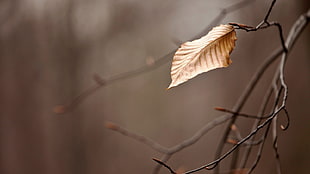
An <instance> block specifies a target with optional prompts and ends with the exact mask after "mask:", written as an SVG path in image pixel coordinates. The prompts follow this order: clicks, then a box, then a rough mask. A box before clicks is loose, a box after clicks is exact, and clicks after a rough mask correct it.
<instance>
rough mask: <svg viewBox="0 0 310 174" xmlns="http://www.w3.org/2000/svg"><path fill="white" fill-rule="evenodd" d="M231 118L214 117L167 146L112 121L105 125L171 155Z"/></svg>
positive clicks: (223, 116) (225, 116)
mask: <svg viewBox="0 0 310 174" xmlns="http://www.w3.org/2000/svg"><path fill="white" fill-rule="evenodd" d="M229 119H231V117H230V116H227V115H222V116H220V117H218V118H216V119H214V120H213V121H211V122H208V123H207V124H206V125H205V126H204V127H202V128H201V129H200V130H198V131H197V132H196V133H195V134H194V135H193V136H191V137H190V138H188V139H186V140H184V141H182V142H181V143H179V144H177V145H175V146H173V147H170V148H167V147H164V146H162V145H160V144H158V143H157V142H155V141H154V140H152V139H150V138H147V137H145V136H142V135H139V134H136V133H133V132H131V131H129V130H127V129H124V128H122V127H120V126H118V125H116V124H114V123H111V122H109V123H107V124H106V127H107V128H109V129H111V130H113V131H115V132H118V133H120V134H122V135H125V136H128V137H130V138H132V139H135V140H137V141H139V142H141V143H144V144H146V145H148V146H149V147H151V148H152V149H154V150H155V151H157V152H160V153H163V154H167V155H173V154H174V153H176V152H179V151H181V150H183V149H184V148H187V147H189V146H191V145H192V144H194V143H196V142H197V141H199V140H200V139H201V137H202V136H204V135H205V134H206V133H208V132H209V131H210V130H212V129H213V128H215V127H216V126H218V125H220V124H222V123H225V122H226V121H227V120H229Z"/></svg>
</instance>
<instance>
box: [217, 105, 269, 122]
mask: <svg viewBox="0 0 310 174" xmlns="http://www.w3.org/2000/svg"><path fill="white" fill-rule="evenodd" d="M214 109H215V110H217V111H221V112H227V113H230V114H233V115H236V116H241V117H245V118H253V119H265V118H268V116H256V115H250V114H245V113H238V112H234V111H232V110H229V109H225V108H221V107H216V108H214Z"/></svg>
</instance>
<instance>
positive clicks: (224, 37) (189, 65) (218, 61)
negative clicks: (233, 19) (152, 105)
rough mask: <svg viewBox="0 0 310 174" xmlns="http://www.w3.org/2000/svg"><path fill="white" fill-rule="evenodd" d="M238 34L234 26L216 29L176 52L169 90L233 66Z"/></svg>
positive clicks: (185, 44)
mask: <svg viewBox="0 0 310 174" xmlns="http://www.w3.org/2000/svg"><path fill="white" fill-rule="evenodd" d="M236 40H237V37H236V32H235V30H234V27H233V26H232V25H220V26H217V27H214V28H213V29H212V30H211V31H210V32H209V33H208V34H207V35H206V36H203V37H202V38H200V39H197V40H194V41H191V42H185V43H184V44H182V45H181V47H180V48H179V49H178V50H177V51H176V53H175V55H174V57H173V61H172V67H171V79H172V82H171V84H170V85H169V87H168V89H169V88H172V87H175V86H177V85H179V84H181V83H184V82H186V81H187V80H189V79H191V78H193V77H195V76H197V75H198V74H201V73H203V72H207V71H210V70H213V69H216V68H222V67H227V66H228V65H229V64H231V62H232V61H231V60H230V58H229V54H230V53H231V52H232V50H233V49H234V47H235V41H236Z"/></svg>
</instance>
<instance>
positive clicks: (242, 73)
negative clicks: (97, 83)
mask: <svg viewBox="0 0 310 174" xmlns="http://www.w3.org/2000/svg"><path fill="white" fill-rule="evenodd" d="M236 2H238V1H236V0H221V1H206V0H192V1H188V0H158V1H139V0H88V1H82V0H22V1H18V0H1V1H0V24H1V25H0V44H1V45H0V173H1V174H99V173H100V174H119V173H151V171H152V169H153V167H154V166H155V163H154V162H153V161H152V160H151V158H153V157H157V158H159V157H160V154H159V153H157V152H155V151H153V150H152V149H150V148H149V147H147V146H145V145H143V144H141V143H139V142H136V141H134V140H132V139H130V138H128V137H124V136H122V135H119V134H118V133H116V132H113V131H110V130H108V129H106V128H105V127H104V123H105V122H106V121H112V122H115V123H117V124H119V125H121V126H123V127H125V128H127V129H129V130H132V131H134V132H137V133H140V134H142V135H145V136H147V137H150V138H152V139H154V140H156V141H157V142H159V143H160V144H162V145H165V146H172V145H175V144H177V143H179V142H181V141H182V140H184V139H186V138H188V137H190V136H192V135H193V134H194V133H195V132H196V131H197V130H199V128H200V127H202V126H203V125H205V124H206V123H208V122H210V121H211V120H212V119H214V118H216V117H218V116H219V115H221V113H219V112H216V111H214V110H213V108H214V107H215V106H221V107H226V108H232V107H233V105H234V103H235V102H236V100H237V99H238V97H239V96H240V94H241V92H242V91H243V90H244V88H245V86H246V84H247V82H248V81H249V79H250V78H251V76H252V75H253V73H254V72H255V70H256V69H257V67H258V66H259V65H260V64H261V63H262V62H263V60H264V59H265V58H266V56H268V55H269V54H270V53H271V52H272V50H274V49H275V48H277V47H278V46H280V41H279V36H278V33H277V29H276V28H269V29H266V30H261V31H258V32H251V33H246V32H243V31H237V36H238V41H237V46H236V48H235V50H234V52H233V53H232V55H231V58H232V60H233V64H232V65H231V66H230V67H229V68H226V69H219V70H216V71H211V72H209V73H207V74H203V75H200V76H198V77H197V78H195V79H193V80H190V81H189V82H187V83H185V84H184V85H181V86H179V87H177V88H174V89H172V90H169V91H166V90H165V88H166V87H167V86H168V84H169V82H170V77H169V68H170V63H167V64H165V65H163V66H161V67H159V68H157V69H156V70H154V71H151V72H147V73H144V74H141V75H139V76H136V77H133V78H129V79H125V80H122V81H117V82H115V83H113V84H111V85H108V86H106V87H104V88H102V89H100V90H99V91H97V92H96V93H95V94H93V95H91V96H89V97H88V98H87V99H86V100H84V101H83V102H82V103H80V104H79V105H78V106H76V107H75V108H74V109H73V110H72V111H71V112H68V113H66V114H62V115H57V114H55V113H53V108H54V106H55V105H59V104H64V103H68V102H70V101H71V100H72V99H73V98H74V97H75V96H77V95H78V94H80V93H81V92H82V91H84V90H86V89H87V88H88V87H89V86H91V85H93V84H94V81H93V79H92V77H93V75H94V74H95V73H97V74H99V75H101V76H102V77H103V78H109V77H111V76H113V75H116V74H119V73H122V72H126V71H128V70H134V69H136V68H139V67H141V66H145V65H146V61H147V60H150V59H157V58H159V57H161V56H163V55H165V54H166V53H168V52H170V51H171V50H173V49H175V48H177V45H176V44H175V42H184V41H186V40H188V39H189V38H191V37H192V36H195V35H196V34H198V33H200V32H201V31H202V30H203V29H204V28H205V27H206V26H207V25H208V24H209V23H210V22H211V21H212V19H214V18H215V17H216V16H217V15H218V13H219V12H220V10H221V9H223V8H225V7H227V6H229V5H231V4H234V3H236ZM270 2H271V0H262V1H255V2H253V3H251V4H250V5H248V6H246V7H244V8H241V9H240V10H238V11H236V12H233V13H230V14H229V15H228V16H227V17H226V18H225V19H224V21H222V22H220V23H227V22H231V21H233V22H239V23H245V24H248V25H253V26H255V25H257V24H258V23H259V22H260V21H261V19H262V18H263V17H264V14H265V13H266V11H267V9H268V6H269V4H270ZM309 7H310V5H309V2H308V1H307V0H299V1H292V0H291V1H278V2H277V3H276V5H275V7H274V10H273V11H272V13H271V16H270V19H271V20H276V21H278V22H280V23H281V24H282V26H283V30H284V35H285V37H286V36H287V34H288V31H289V29H290V27H291V26H292V24H293V23H294V21H295V20H296V19H297V18H298V17H299V15H300V14H302V13H304V12H306V10H307V9H308V8H309ZM309 36H310V33H309V26H308V27H307V28H306V29H305V31H304V32H303V33H302V35H301V36H300V38H299V39H298V42H297V43H296V45H295V47H294V48H293V49H292V51H291V53H290V57H289V60H288V62H287V66H286V71H285V74H286V81H287V84H288V86H289V98H288V104H287V108H288V111H289V112H290V115H291V127H290V128H289V130H288V131H286V132H280V133H279V152H280V157H281V161H282V164H283V165H282V166H283V171H284V172H283V173H299V174H302V173H307V172H308V171H309V169H308V167H309V164H310V159H309V155H310V134H309V132H310V117H309V116H310V112H309V108H308V107H309V106H310V92H309V89H310V78H309V75H310V68H309V66H310V60H309V57H310V51H309V45H310V40H309V39H310V38H309ZM275 68H276V67H275V66H273V67H272V68H271V69H270V70H268V72H267V74H266V75H265V76H264V79H263V80H262V81H261V82H260V83H259V85H258V88H257V90H255V93H254V94H253V96H252V98H251V99H250V101H249V102H248V104H247V105H246V107H245V109H244V110H243V111H244V112H249V113H255V112H257V110H258V107H257V105H258V104H259V103H260V101H261V99H262V95H263V92H264V90H265V89H266V88H267V86H268V84H269V83H270V80H271V78H272V75H271V73H272V72H273V71H274V70H275ZM279 121H280V122H281V121H282V122H285V119H281V118H280V120H279ZM250 123H252V122H249V121H247V120H241V121H240V123H239V126H240V129H242V130H243V131H244V132H243V135H246V131H247V128H249V127H250ZM223 128H224V126H220V127H218V128H216V129H215V130H213V131H211V132H210V133H208V134H207V135H206V136H204V137H203V139H201V141H199V142H198V143H197V144H195V145H193V146H191V147H190V148H188V149H185V150H184V151H181V152H179V153H178V154H176V155H175V156H174V157H173V158H172V159H171V160H170V161H169V164H171V166H173V167H174V168H178V167H182V168H184V169H191V168H195V167H198V166H200V165H201V164H204V163H206V162H208V161H211V160H212V159H213V157H214V151H215V149H216V146H217V144H218V142H219V140H220V138H219V137H220V136H221V135H222V133H223ZM271 146H272V145H271V143H270V141H269V142H268V143H267V144H266V148H265V150H264V152H263V158H262V161H261V163H260V164H259V165H258V169H257V171H256V172H254V173H275V168H274V166H275V161H274V159H273V157H274V154H273V151H272V149H271ZM224 163H225V162H224ZM161 173H168V171H166V170H162V171H161ZM200 173H204V172H200ZM205 173H210V172H205Z"/></svg>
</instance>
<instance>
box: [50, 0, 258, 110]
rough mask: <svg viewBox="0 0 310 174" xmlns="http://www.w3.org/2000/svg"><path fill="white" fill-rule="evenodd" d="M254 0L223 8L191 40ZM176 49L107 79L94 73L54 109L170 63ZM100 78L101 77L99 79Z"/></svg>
mask: <svg viewBox="0 0 310 174" xmlns="http://www.w3.org/2000/svg"><path fill="white" fill-rule="evenodd" d="M254 1H255V0H243V1H240V2H238V3H236V4H233V5H231V6H229V7H227V8H224V9H222V10H221V12H220V13H219V14H218V15H217V16H216V17H215V18H214V19H213V20H212V22H211V23H210V24H209V25H208V26H207V27H206V28H205V29H204V30H203V31H202V32H201V33H199V34H197V35H196V36H194V37H193V38H191V39H190V40H193V39H196V38H199V37H201V36H204V35H206V34H207V33H208V31H209V30H210V28H211V27H213V26H215V25H216V24H218V23H219V22H220V21H222V20H223V19H224V18H225V17H226V16H227V14H229V13H232V12H234V11H236V10H239V9H241V8H243V7H245V6H246V5H248V4H250V3H252V2H254ZM176 50H177V49H175V50H172V51H170V52H169V53H167V54H166V55H164V56H162V57H160V58H158V59H157V60H155V61H154V62H153V63H152V64H150V65H145V66H142V67H140V68H138V69H135V70H130V71H127V72H124V73H120V74H117V75H114V76H112V77H110V78H107V79H104V78H101V77H100V76H99V75H94V79H95V82H96V83H95V84H94V85H92V86H90V87H89V88H88V89H86V90H85V91H83V92H82V93H81V94H80V95H78V96H77V97H75V98H74V99H73V100H72V101H71V102H70V103H68V104H65V105H58V106H55V107H54V109H53V111H54V112H55V113H57V114H63V113H65V112H68V111H71V110H72V109H74V108H75V107H76V106H77V105H79V104H80V103H81V102H82V101H84V100H85V99H86V98H87V97H89V96H90V95H92V94H94V93H95V92H97V91H98V90H99V89H101V88H102V87H105V86H107V85H110V84H112V83H114V82H117V81H120V80H124V79H128V78H132V77H136V76H138V75H140V74H143V73H147V72H150V71H152V70H155V69H157V68H158V67H160V66H162V65H164V64H166V63H168V62H169V61H170V59H169V58H171V57H173V55H174V53H175V52H176ZM98 79H99V81H98Z"/></svg>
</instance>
